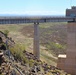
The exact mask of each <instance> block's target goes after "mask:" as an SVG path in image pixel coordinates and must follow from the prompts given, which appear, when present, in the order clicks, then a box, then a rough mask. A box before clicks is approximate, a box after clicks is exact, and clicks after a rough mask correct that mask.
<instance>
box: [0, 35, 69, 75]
mask: <svg viewBox="0 0 76 75" xmlns="http://www.w3.org/2000/svg"><path fill="white" fill-rule="evenodd" d="M0 38H1V39H0V75H70V74H68V73H66V72H64V71H63V70H61V69H59V68H57V67H55V66H52V65H48V64H47V63H45V62H42V61H41V60H38V59H37V57H35V56H34V55H33V54H32V53H29V52H27V51H26V50H20V51H22V52H20V53H19V51H17V48H14V46H13V47H12V46H10V45H11V44H10V45H9V46H10V47H12V48H9V47H8V48H7V45H8V44H7V45H6V42H3V39H2V36H0ZM6 39H7V37H6ZM9 40H10V39H9ZM3 45H4V47H5V48H6V49H4V48H2V46H3ZM17 47H18V46H17ZM16 51H17V52H16Z"/></svg>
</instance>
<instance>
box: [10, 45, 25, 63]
mask: <svg viewBox="0 0 76 75" xmlns="http://www.w3.org/2000/svg"><path fill="white" fill-rule="evenodd" d="M9 50H10V51H11V53H12V54H13V56H14V57H15V58H16V59H18V60H23V61H24V62H25V59H26V58H25V55H24V54H23V51H24V50H25V47H24V46H22V45H21V44H16V45H15V46H14V47H12V48H9Z"/></svg>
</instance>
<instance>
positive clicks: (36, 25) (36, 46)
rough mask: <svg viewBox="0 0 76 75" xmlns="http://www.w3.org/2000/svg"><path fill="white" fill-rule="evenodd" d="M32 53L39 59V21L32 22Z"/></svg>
mask: <svg viewBox="0 0 76 75" xmlns="http://www.w3.org/2000/svg"><path fill="white" fill-rule="evenodd" d="M33 46H34V50H33V53H34V55H35V56H36V57H37V58H38V59H40V50H39V23H38V22H37V23H36V22H35V23H34V45H33Z"/></svg>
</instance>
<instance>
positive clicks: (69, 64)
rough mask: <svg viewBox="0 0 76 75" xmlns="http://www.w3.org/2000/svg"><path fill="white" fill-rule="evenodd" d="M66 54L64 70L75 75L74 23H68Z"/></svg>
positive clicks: (75, 45)
mask: <svg viewBox="0 0 76 75" xmlns="http://www.w3.org/2000/svg"><path fill="white" fill-rule="evenodd" d="M67 26H68V28H67V31H68V34H67V52H66V55H67V57H66V60H65V68H64V70H65V71H66V72H68V73H70V74H72V75H76V22H68V25H67Z"/></svg>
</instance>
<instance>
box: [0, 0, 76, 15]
mask: <svg viewBox="0 0 76 75" xmlns="http://www.w3.org/2000/svg"><path fill="white" fill-rule="evenodd" d="M75 5H76V0H0V14H19V15H21V14H23V15H25V14H28V15H64V14H65V10H66V8H70V7H71V6H75Z"/></svg>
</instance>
